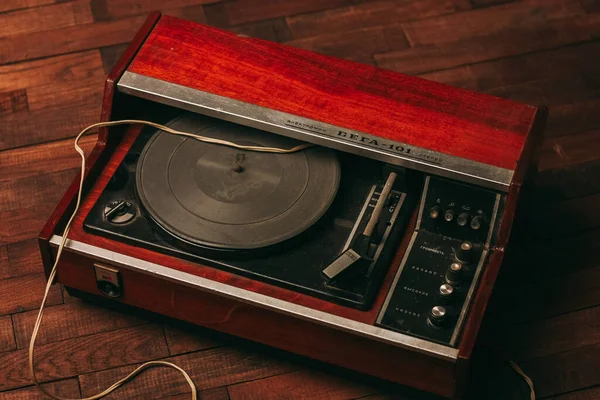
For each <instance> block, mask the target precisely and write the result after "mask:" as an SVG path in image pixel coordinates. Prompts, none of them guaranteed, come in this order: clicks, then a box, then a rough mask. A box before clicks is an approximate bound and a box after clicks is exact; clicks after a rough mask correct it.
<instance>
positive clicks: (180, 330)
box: [163, 324, 222, 356]
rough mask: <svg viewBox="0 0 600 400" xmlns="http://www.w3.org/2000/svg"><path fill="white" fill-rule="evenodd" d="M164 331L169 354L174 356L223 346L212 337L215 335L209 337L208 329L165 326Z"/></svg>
mask: <svg viewBox="0 0 600 400" xmlns="http://www.w3.org/2000/svg"><path fill="white" fill-rule="evenodd" d="M163 329H164V331H165V338H166V340H167V346H168V347H169V354H171V355H172V356H174V355H177V354H182V353H190V352H192V351H198V350H205V349H209V348H212V347H218V346H221V345H222V343H221V342H220V341H218V340H216V339H215V338H214V337H212V336H214V335H210V336H209V335H207V330H206V329H202V328H198V327H194V326H191V325H189V326H187V325H186V326H185V327H184V326H180V327H176V326H173V325H172V324H169V325H164V326H163Z"/></svg>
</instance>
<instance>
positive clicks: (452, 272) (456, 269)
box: [446, 263, 463, 284]
mask: <svg viewBox="0 0 600 400" xmlns="http://www.w3.org/2000/svg"><path fill="white" fill-rule="evenodd" d="M462 273H463V265H462V264H461V263H452V264H450V268H448V270H447V271H446V281H448V283H450V284H458V283H460V280H461V278H462Z"/></svg>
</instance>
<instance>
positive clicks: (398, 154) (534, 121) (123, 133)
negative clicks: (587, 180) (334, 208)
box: [39, 13, 546, 398]
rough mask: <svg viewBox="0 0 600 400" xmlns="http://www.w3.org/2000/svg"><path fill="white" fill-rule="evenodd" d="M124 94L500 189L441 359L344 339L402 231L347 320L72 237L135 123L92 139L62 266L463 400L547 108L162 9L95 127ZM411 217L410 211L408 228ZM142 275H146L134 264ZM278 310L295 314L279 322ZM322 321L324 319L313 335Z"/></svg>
mask: <svg viewBox="0 0 600 400" xmlns="http://www.w3.org/2000/svg"><path fill="white" fill-rule="evenodd" d="M131 95H133V96H137V97H142V98H145V99H149V100H152V101H155V102H156V103H165V104H169V105H174V106H177V107H180V108H185V109H188V110H192V111H196V112H201V113H204V114H208V115H211V116H216V117H219V118H223V119H228V120H231V121H235V122H238V123H241V124H245V125H249V126H254V127H259V128H261V129H265V130H269V131H272V132H274V133H278V134H286V135H288V136H294V137H301V138H303V139H304V140H307V141H313V142H315V143H318V144H323V145H327V146H330V147H334V148H337V149H342V150H344V151H348V152H352V153H357V154H361V155H365V156H367V157H373V158H378V159H381V160H382V161H386V162H390V163H394V164H398V165H403V166H407V167H409V168H415V169H419V170H423V171H426V172H429V173H433V174H439V175H443V176H449V177H452V178H454V179H458V180H464V181H466V182H470V183H474V184H479V185H482V186H484V187H490V188H494V189H496V190H498V191H501V192H506V193H507V197H506V203H505V211H504V215H503V217H502V219H501V222H500V227H499V230H498V236H497V241H496V246H495V248H494V252H493V253H492V256H491V257H490V258H489V259H488V261H487V264H486V267H485V270H484V272H483V274H482V276H481V279H480V284H479V288H478V290H477V291H476V294H475V296H474V298H473V299H472V302H471V307H470V312H469V314H468V317H467V319H466V322H465V325H464V329H463V334H462V337H461V339H460V341H459V344H458V348H457V349H455V352H454V353H453V356H452V357H449V356H447V355H446V356H444V355H439V354H438V355H435V354H433V353H435V348H434V350H433V351H432V352H427V351H419V350H418V349H415V348H414V347H411V346H409V345H406V346H403V345H398V346H396V345H392V344H390V342H389V341H386V340H380V339H381V338H378V337H377V334H375V333H372V332H371V331H369V332H368V333H367V334H365V333H363V334H357V332H356V330H353V328H352V327H353V326H354V325H352V324H359V325H360V326H363V325H365V326H367V325H369V326H372V325H373V324H374V322H375V318H376V314H377V311H378V305H381V303H382V302H383V299H384V297H385V295H386V292H387V289H388V288H389V287H390V284H391V281H392V278H393V276H394V273H395V272H396V270H397V269H398V265H399V263H400V259H401V258H402V254H403V252H404V249H405V248H406V246H407V243H408V239H409V235H406V236H405V237H404V239H403V242H402V244H401V245H400V246H399V248H398V251H397V256H396V258H395V260H394V262H393V263H392V267H391V268H390V271H389V273H388V274H387V276H386V278H385V281H384V284H383V289H382V290H381V292H380V294H379V295H378V297H377V299H376V300H375V306H374V307H373V308H372V309H371V310H369V311H359V310H354V309H349V308H346V307H343V306H339V305H335V304H332V303H329V302H327V301H324V300H321V299H317V298H313V297H310V296H306V295H302V294H298V293H296V292H293V291H291V290H287V289H283V288H279V287H275V286H272V285H269V284H265V283H261V282H257V281H253V280H251V279H248V278H244V277H241V276H236V275H234V274H231V273H228V272H224V271H221V270H217V269H214V268H211V267H207V266H202V265H198V264H195V263H192V262H189V261H184V260H181V259H178V258H176V257H172V256H169V255H164V254H158V253H156V252H153V251H151V250H147V249H141V248H136V247H134V246H131V245H128V244H124V243H121V242H116V241H114V240H111V239H107V238H103V237H99V236H94V235H91V234H89V233H87V232H86V231H84V230H83V220H84V218H85V216H86V215H87V213H88V212H89V210H90V209H91V207H92V206H93V204H94V202H95V201H96V199H97V198H98V197H99V195H100V193H101V192H102V190H103V188H104V187H105V186H106V184H107V183H108V181H109V179H110V177H111V176H112V174H113V172H114V171H115V170H116V168H117V166H118V165H119V163H120V161H121V160H122V159H123V157H124V156H125V154H126V152H127V150H128V149H129V147H130V146H131V144H132V143H133V141H134V139H135V138H136V137H137V135H138V133H139V132H140V130H141V127H140V126H132V127H129V128H118V127H116V128H111V129H106V128H103V129H101V130H100V134H99V138H98V142H97V144H96V146H95V147H94V149H93V150H92V152H91V154H90V155H89V157H88V159H87V166H86V171H85V173H86V180H85V184H84V191H85V193H84V195H85V197H84V200H83V202H82V206H81V208H80V210H79V213H78V215H77V217H76V219H75V220H74V224H73V226H72V228H71V231H70V233H69V238H70V239H71V240H70V241H69V242H68V245H67V247H66V248H65V252H64V254H63V258H62V259H61V262H60V263H59V265H58V274H57V281H58V282H60V283H62V284H64V285H65V286H67V287H71V288H74V289H78V290H81V291H84V292H87V293H91V294H95V295H99V296H100V295H101V293H100V291H99V290H98V288H97V287H96V277H95V273H94V265H98V264H99V265H104V266H109V267H115V268H117V269H118V270H119V271H120V274H121V277H122V280H123V286H124V293H123V296H122V297H120V298H119V299H117V300H115V301H118V302H123V303H126V304H129V305H132V306H135V307H139V308H142V309H145V310H149V311H153V312H157V313H160V314H165V315H168V316H171V317H174V318H178V319H181V320H185V321H189V322H192V323H196V324H199V325H203V326H206V327H209V328H212V329H215V330H218V331H222V332H226V333H230V334H234V335H238V336H242V337H244V338H247V339H250V340H253V341H256V342H260V343H264V344H267V345H270V346H274V347H277V348H281V349H284V350H287V351H290V352H294V353H297V354H301V355H304V356H307V357H310V358H314V359H317V360H321V361H324V362H328V363H332V364H336V365H339V366H342V367H345V368H350V369H353V370H356V371H359V372H362V373H365V374H369V375H373V376H376V377H379V378H383V379H386V380H390V381H393V382H397V383H401V384H404V385H408V386H411V387H415V388H417V389H421V390H426V391H429V392H432V393H435V394H438V395H442V396H446V397H455V398H458V397H460V396H461V395H462V393H463V390H464V386H465V383H466V377H467V366H468V360H469V359H470V357H471V354H472V351H473V347H474V344H475V340H476V337H477V332H478V330H479V326H480V324H481V321H482V318H483V314H484V311H485V308H486V305H487V302H488V299H489V297H490V294H491V291H492V288H493V285H494V282H495V279H496V276H497V274H498V271H499V268H500V264H501V262H502V258H503V255H504V252H505V247H506V245H507V243H508V238H509V235H510V230H511V227H512V223H513V218H514V215H515V211H516V209H517V205H518V203H519V202H520V201H522V200H523V199H522V198H521V197H522V196H521V195H520V194H521V188H522V185H523V182H524V181H525V180H526V176H527V175H528V174H530V173H532V172H533V171H535V164H536V160H535V149H536V147H537V145H538V143H539V140H540V136H541V133H542V130H543V125H544V122H545V116H546V110H545V108H544V107H532V106H528V105H524V104H519V103H515V102H511V101H508V100H503V99H499V98H495V97H492V96H488V95H484V94H478V93H473V92H470V91H466V90H462V89H458V88H453V87H450V86H447V85H442V84H438V83H435V82H430V81H426V80H423V79H420V78H415V77H409V76H406V75H402V74H397V73H394V72H390V71H385V70H380V69H377V68H374V67H371V66H367V65H362V64H358V63H354V62H350V61H345V60H339V59H335V58H331V57H326V56H323V55H319V54H315V53H311V52H307V51H304V50H299V49H295V48H291V47H287V46H284V45H279V44H275V43H270V42H266V41H263V40H258V39H252V38H248V37H242V36H239V35H236V34H234V33H230V32H226V31H221V30H218V29H215V28H211V27H207V26H203V25H200V24H196V23H192V22H187V21H184V20H181V19H177V18H172V17H167V16H161V15H160V14H159V13H153V14H151V15H150V16H149V17H148V19H147V21H146V22H145V23H144V25H143V26H142V27H141V29H140V31H139V32H138V33H137V35H136V36H135V38H134V39H133V41H132V43H131V45H130V46H129V47H128V48H127V50H126V51H125V53H124V54H123V56H122V57H121V59H120V60H119V62H118V63H117V65H116V66H115V67H114V69H113V70H112V71H111V73H110V74H109V76H108V78H107V81H106V86H105V95H104V102H103V108H102V114H101V120H102V121H108V120H111V119H119V118H127V117H135V116H136V115H135V114H132V113H133V111H131V110H133V109H135V107H133V106H132V104H133V101H134V100H133V98H132V97H131ZM190 96H191V97H190ZM373 140H375V141H376V144H373V143H372V141H373ZM386 146H388V147H386ZM389 146H391V147H389ZM78 182H79V177H76V178H75V180H74V181H73V184H72V185H71V186H70V187H69V189H68V190H67V192H66V194H65V196H64V197H63V199H62V201H61V202H60V204H59V205H58V206H57V208H56V210H55V211H54V213H53V214H52V216H51V218H50V219H49V221H48V222H47V224H46V225H45V226H44V228H43V230H42V232H41V233H40V235H39V245H40V250H41V253H42V256H43V261H44V264H45V267H46V271H47V272H49V270H50V268H51V267H52V263H53V259H54V253H55V250H56V243H57V241H58V240H59V239H60V237H61V236H60V235H62V229H63V227H64V224H65V222H66V220H67V219H68V217H69V215H70V213H71V212H72V210H73V208H74V202H75V197H76V193H77V188H78ZM415 220H416V212H415V214H414V215H413V217H412V221H411V223H410V225H411V226H410V227H409V229H408V231H411V230H412V227H414V224H415ZM102 249H109V250H110V252H106V251H105V252H103V251H99V250H102ZM115 254H118V255H119V256H120V257H119V258H115V256H114V255H115ZM136 264H137V265H136ZM140 264H143V265H144V269H140V268H136V266H137V267H139V265H140ZM152 268H156V270H154V271H153V270H152ZM164 270H169V271H173V273H172V274H171V275H170V278H168V279H166V278H164V277H162V278H161V277H160V271H164ZM157 271H158V272H157ZM207 282H208V283H207ZM229 288H232V289H235V292H230V291H229ZM232 293H235V294H234V295H232ZM257 299H258V300H257ZM265 299H269V304H271V305H270V306H267V305H265V304H266V303H265V302H264V300H265ZM259 300H260V301H259ZM288 304H292V305H294V307H297V308H294V309H293V310H295V311H289V310H287V311H282V309H281V308H282V307H283V308H285V305H288ZM315 315H317V317H315ZM319 315H326V316H331V317H328V318H331V320H333V321H334V323H327V324H321V323H318V321H317V320H318V318H319V317H318V316H319ZM336 321H337V322H336ZM338 322H339V323H338ZM336 324H337V325H336ZM373 332H376V330H374V331H373Z"/></svg>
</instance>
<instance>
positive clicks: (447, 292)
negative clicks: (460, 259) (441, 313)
mask: <svg viewBox="0 0 600 400" xmlns="http://www.w3.org/2000/svg"><path fill="white" fill-rule="evenodd" d="M453 295H454V286H452V285H450V284H448V283H444V284H442V286H440V289H439V290H438V296H439V298H440V300H442V301H443V302H444V303H446V304H447V303H449V302H450V301H451V300H452V297H453Z"/></svg>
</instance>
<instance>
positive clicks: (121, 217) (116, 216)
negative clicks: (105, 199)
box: [104, 201, 135, 224]
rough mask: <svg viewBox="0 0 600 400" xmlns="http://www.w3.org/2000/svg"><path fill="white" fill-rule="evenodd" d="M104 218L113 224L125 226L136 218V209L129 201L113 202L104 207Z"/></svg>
mask: <svg viewBox="0 0 600 400" xmlns="http://www.w3.org/2000/svg"><path fill="white" fill-rule="evenodd" d="M104 217H105V218H106V219H107V220H108V221H109V222H111V223H113V224H124V223H127V222H129V221H131V220H132V219H133V217H135V208H134V207H133V205H132V204H131V203H130V202H128V201H113V202H112V203H110V204H108V205H107V206H106V207H104Z"/></svg>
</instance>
